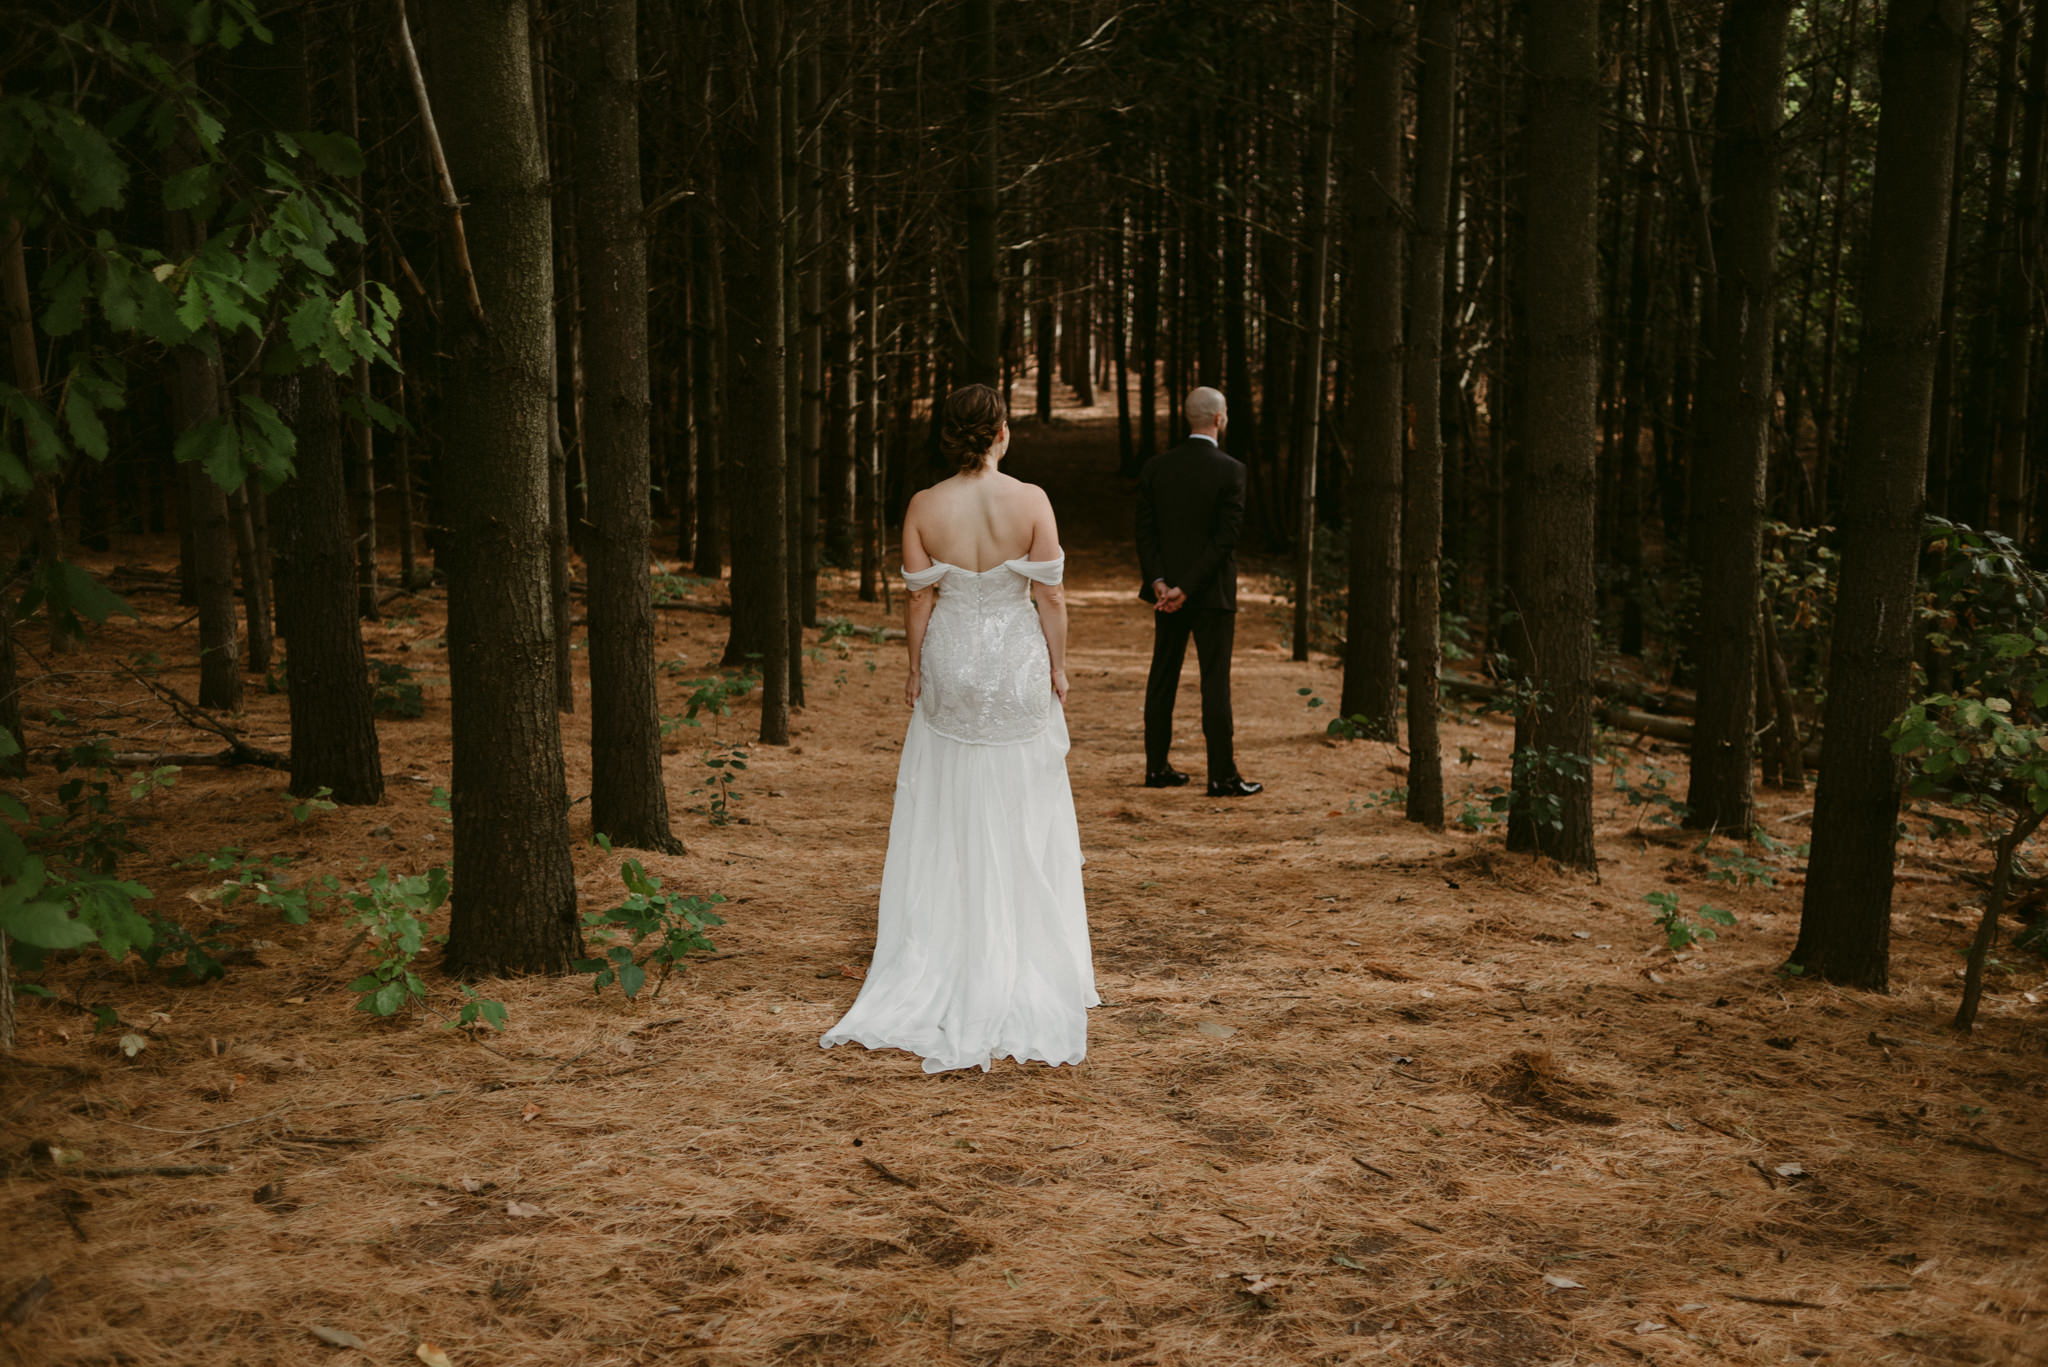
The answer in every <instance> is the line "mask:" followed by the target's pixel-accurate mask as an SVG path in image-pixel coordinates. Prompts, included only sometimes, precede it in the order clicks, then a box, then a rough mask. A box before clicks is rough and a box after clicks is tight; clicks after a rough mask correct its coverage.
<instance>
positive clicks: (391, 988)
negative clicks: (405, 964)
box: [370, 981, 405, 1016]
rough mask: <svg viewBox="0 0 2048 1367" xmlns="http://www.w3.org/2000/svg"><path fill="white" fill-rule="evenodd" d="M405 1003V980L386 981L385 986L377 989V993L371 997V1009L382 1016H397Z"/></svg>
mask: <svg viewBox="0 0 2048 1367" xmlns="http://www.w3.org/2000/svg"><path fill="white" fill-rule="evenodd" d="M404 1005H405V984H404V983H403V982H397V981H394V982H388V983H385V984H384V986H382V987H380V988H378V989H377V992H376V995H375V996H373V997H372V998H371V999H370V1010H371V1011H373V1012H375V1013H376V1014H377V1015H380V1016H395V1015H397V1014H398V1010H399V1008H400V1007H402V1006H404Z"/></svg>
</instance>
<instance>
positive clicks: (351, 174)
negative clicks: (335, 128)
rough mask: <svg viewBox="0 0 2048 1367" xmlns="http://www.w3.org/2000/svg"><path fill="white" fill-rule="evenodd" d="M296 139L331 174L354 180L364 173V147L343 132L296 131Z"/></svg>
mask: <svg viewBox="0 0 2048 1367" xmlns="http://www.w3.org/2000/svg"><path fill="white" fill-rule="evenodd" d="M292 138H293V140H294V141H296V142H297V143H298V145H299V146H300V147H302V148H304V149H305V150H306V152H307V154H308V155H310V156H311V157H312V158H313V162H314V164H315V165H317V166H318V167H319V168H320V169H321V170H323V171H325V172H326V173H327V174H328V175H330V176H338V177H340V178H341V179H343V180H352V179H354V178H355V177H357V176H359V175H361V174H362V173H363V167H364V166H365V165H366V162H365V160H364V157H363V149H362V148H361V147H360V146H359V145H358V144H357V143H356V140H355V139H354V138H351V137H348V136H347V135H345V134H342V133H294V134H292Z"/></svg>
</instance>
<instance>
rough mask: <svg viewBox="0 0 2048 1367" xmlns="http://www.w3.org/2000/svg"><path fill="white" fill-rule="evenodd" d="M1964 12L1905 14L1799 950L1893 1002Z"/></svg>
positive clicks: (1890, 36)
mask: <svg viewBox="0 0 2048 1367" xmlns="http://www.w3.org/2000/svg"><path fill="white" fill-rule="evenodd" d="M1967 24H1968V20H1967V15H1966V12H1965V6H1964V4H1963V0H1889V3H1888V4H1887V6H1886V14H1885V26H1884V51H1883V55H1882V57H1881V59H1880V65H1879V68H1878V82H1879V86H1880V104H1879V107H1880V109H1881V110H1882V111H1883V113H1882V115H1881V117H1880V119H1879V121H1878V131H1877V186H1876V194H1875V199H1874V202H1873V205H1872V209H1871V220H1870V223H1871V227H1870V255H1869V261H1870V267H1869V274H1868V276H1867V278H1866V282H1865V285H1864V289H1863V292H1862V294H1861V296H1860V303H1861V305H1862V312H1863V337H1862V342H1861V346H1860V348H1859V359H1858V364H1857V376H1856V396H1855V405H1854V411H1853V413H1852V415H1851V421H1850V425H1849V434H1850V446H1851V451H1850V454H1851V460H1852V462H1853V465H1854V468H1855V472H1856V477H1855V478H1854V479H1852V480H1850V481H1848V492H1847V499H1846V507H1845V509H1844V514H1845V515H1844V517H1843V526H1842V562H1841V570H1840V575H1839V579H1838V581H1837V582H1838V583H1839V586H1840V587H1839V590H1838V594H1837V599H1836V607H1835V626H1834V631H1833V633H1832V645H1831V648H1830V650H1829V658H1828V689H1829V692H1828V706H1827V718H1826V725H1825V727H1824V731H1825V734H1824V735H1823V736H1822V739H1821V772H1820V782H1819V784H1818V786H1817V791H1816V793H1815V801H1814V811H1813V853H1812V856H1811V858H1810V859H1809V861H1808V865H1807V869H1808V872H1807V878H1806V892H1805V897H1804V899H1803V902H1802V906H1801V916H1800V925H1799V943H1798V944H1797V945H1796V946H1795V947H1794V948H1793V951H1792V962H1793V963H1795V964H1798V965H1799V966H1800V967H1801V968H1802V969H1803V970H1804V971H1806V972H1807V973H1809V974H1812V975H1814V976H1816V977H1821V978H1826V979H1827V980H1829V981H1831V982H1838V983H1842V984H1845V985H1848V986H1853V987H1867V988H1876V989H1878V990H1883V989H1884V988H1885V986H1886V983H1887V979H1888V976H1889V964H1890V953H1891V901H1892V859H1893V850H1894V847H1895V845H1896V842H1897V838H1898V837H1897V823H1898V813H1899V793H1900V774H1899V763H1898V760H1897V758H1896V757H1895V756H1894V755H1893V754H1892V748H1891V744H1890V742H1889V741H1888V740H1887V739H1886V736H1885V732H1886V729H1887V728H1888V727H1890V725H1891V724H1892V721H1893V720H1894V719H1895V718H1896V717H1898V715H1899V714H1900V713H1901V712H1903V711H1904V710H1905V707H1906V703H1907V701H1908V698H1909V696H1910V692H1911V681H1912V667H1913V594H1914V584H1915V574H1916V571H1917V568H1918V563H1919V549H1920V534H1921V504H1922V501H1923V496H1924V494H1925V482H1926V478H1927V418H1928V409H1929V405H1930V403H1931V402H1932V390H1933V383H1934V360H1935V348H1936V345H1937V338H1936V337H1935V324H1936V322H1937V320H1938V318H1939V315H1940V311H1941V278H1942V265H1943V256H1944V253H1945V251H1946V248H1947V234H1948V195H1949V177H1950V176H1952V175H1953V174H1954V173H1955V163H1954V160H1953V157H1954V137H1955V120H1956V119H1957V118H1958V117H1959V106H1960V103H1961V100H1960V96H1961V87H1960V84H1959V81H1958V77H1959V75H1960V73H1959V71H1958V67H1959V66H1960V64H1961V63H1962V61H1963V54H1964V51H1965V47H1966V44H1967V40H1968V38H1967V35H1968V27H1967Z"/></svg>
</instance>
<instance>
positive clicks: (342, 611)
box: [271, 365, 384, 806]
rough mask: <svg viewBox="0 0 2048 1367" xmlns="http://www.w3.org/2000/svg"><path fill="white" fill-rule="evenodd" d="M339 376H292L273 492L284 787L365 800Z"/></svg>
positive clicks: (367, 748)
mask: <svg viewBox="0 0 2048 1367" xmlns="http://www.w3.org/2000/svg"><path fill="white" fill-rule="evenodd" d="M338 384H339V382H338V381H337V380H336V378H335V376H334V373H333V372H332V371H330V370H328V369H327V368H326V367H325V366H319V365H316V366H312V367H310V368H308V369H307V370H305V371H304V372H303V373H301V374H300V375H299V376H298V378H297V381H296V384H295V386H294V387H295V388H296V390H297V394H296V405H295V410H294V411H293V412H291V413H289V414H287V416H288V417H289V418H290V419H291V421H292V427H293V431H294V434H295V436H296V438H297V443H298V458H297V460H296V462H295V463H294V467H293V475H292V478H291V481H290V482H289V483H287V484H285V485H283V486H282V487H280V488H279V489H278V490H277V492H276V493H274V494H272V495H271V506H272V511H273V513H274V519H273V521H274V524H275V527H276V531H277V542H278V554H277V561H278V567H279V568H280V569H281V570H282V571H283V573H281V574H279V575H278V576H277V582H278V587H279V589H280V596H281V597H282V596H285V595H288V596H289V598H290V606H291V610H290V612H289V613H288V614H287V615H288V617H289V619H290V623H291V635H290V641H291V656H290V669H291V681H290V683H291V686H290V687H289V688H288V689H287V690H286V700H287V702H288V704H289V706H290V709H291V732H292V751H291V761H292V771H291V772H292V778H291V792H292V795H293V796H294V797H311V796H313V795H314V794H316V793H318V792H319V791H320V790H321V789H323V788H324V789H327V790H328V791H329V792H330V793H331V794H332V795H333V797H334V800H335V801H336V802H346V803H351V804H357V805H362V806H368V805H370V804H372V803H375V802H377V801H379V800H380V799H382V798H383V796H384V768H383V764H382V762H381V757H380V755H379V753H378V747H377V720H376V713H375V708H374V707H373V705H372V702H371V697H372V694H371V690H370V670H369V663H368V661H367V660H366V659H365V658H364V656H363V632H362V627H361V625H360V622H361V614H360V613H359V612H358V611H357V608H358V603H357V599H356V581H355V564H356V562H355V527H354V521H353V519H352V518H351V517H350V514H349V505H348V475H347V463H348V457H347V455H346V454H345V452H344V449H343V436H344V428H343V424H342V421H341V412H340V406H339V404H338V402H337V397H336V390H337V388H338Z"/></svg>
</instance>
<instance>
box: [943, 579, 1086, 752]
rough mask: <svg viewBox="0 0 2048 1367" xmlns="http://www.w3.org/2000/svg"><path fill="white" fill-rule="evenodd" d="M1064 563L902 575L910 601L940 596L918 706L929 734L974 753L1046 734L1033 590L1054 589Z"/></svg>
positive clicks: (1045, 677) (1046, 690)
mask: <svg viewBox="0 0 2048 1367" xmlns="http://www.w3.org/2000/svg"><path fill="white" fill-rule="evenodd" d="M1066 563H1067V562H1066V557H1065V556H1061V557H1060V558H1059V559H1057V560H1024V559H1018V560H1009V561H1005V562H1004V563H1002V564H1000V565H998V566H996V567H995V568H994V569H989V570H980V571H976V570H963V569H961V568H960V567H959V566H958V565H948V564H945V563H944V562H939V563H936V564H934V565H933V566H932V567H931V568H930V569H928V570H905V571H904V572H903V582H904V584H905V585H906V586H907V587H909V589H910V590H911V591H912V592H913V593H915V592H917V591H919V590H921V589H928V588H931V587H933V586H934V585H936V586H937V587H938V590H939V601H938V603H937V605H936V606H935V607H933V609H932V617H931V625H930V626H929V627H928V628H927V630H926V631H925V638H924V660H923V670H922V678H921V687H920V691H919V697H918V700H917V706H918V709H919V710H920V711H921V712H923V714H924V719H925V724H926V725H927V726H930V727H931V728H932V730H934V731H936V732H938V733H939V734H940V735H942V736H949V737H951V738H952V739H954V740H960V741H967V742H969V743H971V744H975V745H1011V744H1015V743H1017V742H1019V741H1027V740H1032V739H1035V738H1036V737H1037V736H1038V735H1039V734H1040V733H1041V732H1043V731H1044V730H1045V726H1046V722H1047V719H1048V718H1050V717H1051V716H1052V707H1053V696H1052V662H1051V661H1050V659H1048V658H1047V655H1046V648H1045V633H1044V631H1042V630H1041V629H1040V628H1039V625H1038V613H1037V611H1036V610H1035V609H1034V608H1033V607H1032V605H1031V585H1032V584H1034V583H1039V584H1057V583H1059V582H1060V579H1061V576H1062V574H1063V573H1064V571H1065V569H1066Z"/></svg>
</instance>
